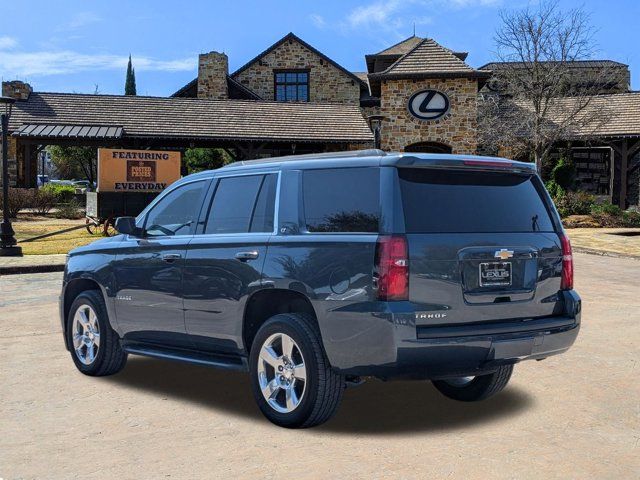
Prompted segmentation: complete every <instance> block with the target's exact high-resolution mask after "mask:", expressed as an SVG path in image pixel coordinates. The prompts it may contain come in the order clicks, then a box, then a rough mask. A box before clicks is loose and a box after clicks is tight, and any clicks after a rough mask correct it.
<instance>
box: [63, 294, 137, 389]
mask: <svg viewBox="0 0 640 480" xmlns="http://www.w3.org/2000/svg"><path fill="white" fill-rule="evenodd" d="M79 311H80V313H79ZM91 312H93V314H92V313H91ZM82 314H84V316H83V315H82ZM76 315H78V316H79V317H78V321H76V320H75V317H76ZM87 320H88V322H87ZM83 323H84V324H88V325H89V326H86V327H85V326H83ZM66 330H67V331H66V335H67V344H68V345H69V349H70V351H71V358H72V359H73V363H74V364H75V366H76V368H77V369H78V370H80V371H81V372H82V373H84V374H85V375H90V376H95V377H102V376H106V375H113V374H114V373H118V372H119V371H120V370H122V369H123V368H124V366H125V364H126V362H127V354H126V352H125V351H124V350H122V347H121V346H120V339H119V338H118V334H117V333H116V332H115V331H114V330H113V329H112V328H111V325H110V324H109V316H108V315H107V308H106V306H105V303H104V299H103V298H102V294H101V293H100V292H99V291H98V290H87V291H85V292H82V293H81V294H80V295H78V296H77V297H76V298H75V300H74V301H73V303H72V304H71V308H70V309H69V315H68V317H67V322H66ZM81 332H82V335H80V333H81ZM96 333H97V334H98V335H97V336H96ZM74 336H76V341H75V343H74ZM79 337H82V340H80V339H79ZM96 338H97V344H96ZM78 346H79V348H77V347H78Z"/></svg>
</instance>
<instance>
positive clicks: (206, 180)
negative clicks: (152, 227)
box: [136, 177, 211, 239]
mask: <svg viewBox="0 0 640 480" xmlns="http://www.w3.org/2000/svg"><path fill="white" fill-rule="evenodd" d="M210 181H211V178H210V177H207V178H194V179H193V180H190V181H188V182H184V183H180V184H179V185H176V186H174V187H173V188H170V189H168V190H165V191H163V192H162V194H161V195H159V196H158V197H157V198H156V200H155V201H154V202H152V203H151V204H149V206H148V207H147V208H146V209H145V210H144V211H143V212H142V213H141V215H143V218H144V220H143V222H142V228H143V231H144V232H145V233H144V237H145V238H152V239H166V238H184V237H193V236H194V235H195V234H196V232H197V228H198V223H199V222H198V219H199V218H200V213H201V212H202V207H203V203H204V200H205V199H206V197H207V192H208V190H209V187H210V185H209V182H210ZM198 182H202V183H204V185H203V188H202V193H201V194H200V208H198V210H197V212H196V215H195V217H194V218H195V220H196V221H195V222H193V225H191V229H190V232H189V233H184V234H180V235H150V236H147V234H146V228H147V220H148V219H149V214H150V213H151V212H153V210H154V209H155V208H156V207H157V206H158V205H159V204H160V203H161V202H162V200H164V198H165V197H167V196H169V195H171V194H172V193H173V192H174V191H176V190H178V189H179V188H182V187H185V186H187V185H191V184H192V183H198ZM136 223H137V222H136Z"/></svg>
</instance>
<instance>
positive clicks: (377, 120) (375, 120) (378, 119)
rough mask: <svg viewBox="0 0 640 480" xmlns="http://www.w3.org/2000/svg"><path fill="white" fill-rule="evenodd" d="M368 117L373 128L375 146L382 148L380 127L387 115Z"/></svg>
mask: <svg viewBox="0 0 640 480" xmlns="http://www.w3.org/2000/svg"><path fill="white" fill-rule="evenodd" d="M368 118H369V125H370V126H371V130H373V145H374V147H373V148H380V143H381V142H380V128H381V127H382V121H383V120H384V119H385V117H384V115H369V117H368Z"/></svg>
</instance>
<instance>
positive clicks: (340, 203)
mask: <svg viewBox="0 0 640 480" xmlns="http://www.w3.org/2000/svg"><path fill="white" fill-rule="evenodd" d="M302 178H303V179H302V184H303V185H302V187H303V190H304V213H305V219H306V224H307V230H308V231H310V232H377V231H378V224H379V220H380V186H379V185H380V175H379V169H378V168H340V169H328V170H306V171H305V172H304V174H303V177H302Z"/></svg>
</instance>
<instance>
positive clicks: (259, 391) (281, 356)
mask: <svg viewBox="0 0 640 480" xmlns="http://www.w3.org/2000/svg"><path fill="white" fill-rule="evenodd" d="M285 337H288V338H289V339H290V340H291V341H292V342H293V344H291V343H290V342H288V343H287V344H288V345H290V346H291V349H290V352H292V354H291V358H290V359H289V358H288V355H285V349H286V347H284V344H283V342H285V340H286V338H285ZM267 346H269V348H271V350H270V351H271V352H273V355H271V354H267V352H269V350H267ZM263 347H264V348H265V350H264V351H263ZM265 358H268V361H265V360H264V359H265ZM288 360H290V361H288ZM249 362H250V365H249V369H250V372H251V388H252V390H253V395H254V397H255V400H256V403H257V404H258V407H259V408H260V410H261V411H262V413H263V415H264V416H265V417H267V419H268V420H269V421H271V422H272V423H274V424H276V425H279V426H281V427H286V428H308V427H313V426H316V425H320V424H321V423H324V422H326V421H327V420H329V419H330V418H331V417H332V416H333V414H334V413H335V412H336V410H337V409H338V405H339V404H340V400H341V399H342V394H343V392H344V388H345V380H344V376H343V375H340V374H338V373H336V372H334V371H333V370H332V369H331V366H330V365H329V361H328V360H327V357H326V355H325V353H324V349H323V347H322V343H321V338H320V332H319V330H318V327H317V325H316V323H315V320H314V318H313V317H312V316H311V315H308V314H302V313H286V314H279V315H275V316H273V317H271V318H270V319H269V320H267V321H266V322H265V323H264V325H262V327H261V328H260V330H258V333H257V335H256V337H255V339H254V340H253V344H252V347H251V355H250V358H249ZM300 362H302V363H303V364H304V372H303V371H302V370H303V369H302V368H299V367H300ZM292 365H295V367H294V366H292ZM278 368H281V369H282V370H280V371H278ZM302 373H304V378H305V380H304V381H302ZM285 377H286V378H285ZM289 380H290V384H289V383H286V384H285V383H284V382H289ZM274 385H276V386H275V388H274ZM263 388H264V389H265V392H266V393H265V394H263ZM265 395H267V396H268V397H269V399H267V396H265ZM289 400H291V403H289ZM296 400H297V401H298V403H297V406H294V405H295V401H296Z"/></svg>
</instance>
